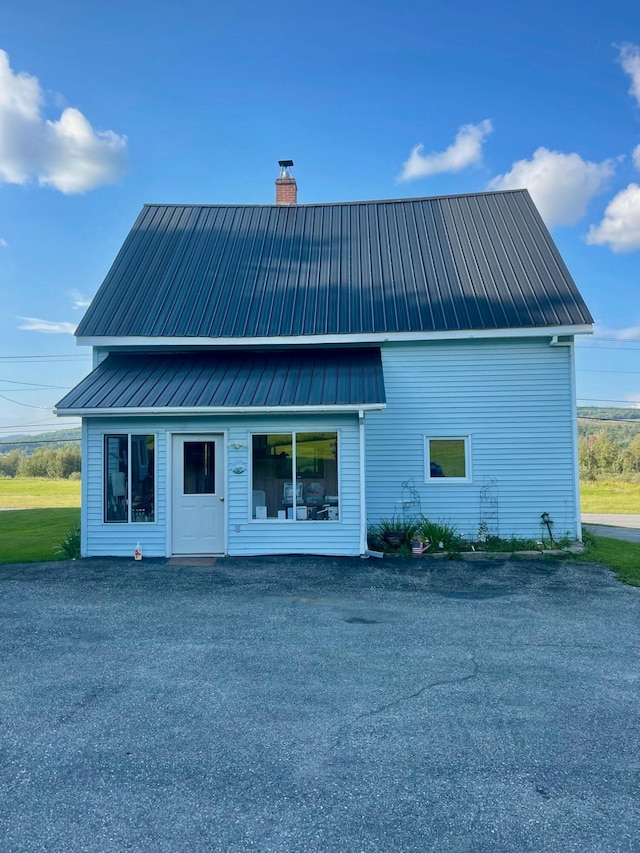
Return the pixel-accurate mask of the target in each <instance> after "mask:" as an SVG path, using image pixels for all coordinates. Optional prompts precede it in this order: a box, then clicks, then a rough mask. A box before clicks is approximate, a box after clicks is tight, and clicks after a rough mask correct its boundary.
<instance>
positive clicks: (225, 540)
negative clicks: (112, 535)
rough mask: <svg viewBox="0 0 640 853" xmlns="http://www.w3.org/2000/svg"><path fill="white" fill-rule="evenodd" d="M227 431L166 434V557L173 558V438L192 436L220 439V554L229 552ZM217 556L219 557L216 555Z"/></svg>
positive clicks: (206, 430) (192, 431)
mask: <svg viewBox="0 0 640 853" xmlns="http://www.w3.org/2000/svg"><path fill="white" fill-rule="evenodd" d="M227 432H228V431H227V430H226V429H216V428H215V427H214V428H213V429H186V428H185V429H172V430H169V431H168V432H167V433H166V436H167V482H166V491H165V500H166V502H167V514H166V517H167V529H166V543H165V548H166V553H167V555H168V556H173V542H172V538H173V535H172V534H173V462H174V459H173V437H174V436H180V437H182V438H184V437H185V436H189V437H191V436H193V437H194V438H195V439H196V440H197V439H198V438H203V437H205V436H211V435H212V436H215V437H216V438H221V439H222V454H221V464H222V491H223V494H224V502H223V510H222V516H223V522H222V523H223V525H224V530H223V533H222V547H223V550H222V552H221V553H222V554H226V553H227V552H228V550H229V524H228V517H229V500H228V487H229V477H228V476H227ZM200 556H202V555H200ZM218 556H219V555H218Z"/></svg>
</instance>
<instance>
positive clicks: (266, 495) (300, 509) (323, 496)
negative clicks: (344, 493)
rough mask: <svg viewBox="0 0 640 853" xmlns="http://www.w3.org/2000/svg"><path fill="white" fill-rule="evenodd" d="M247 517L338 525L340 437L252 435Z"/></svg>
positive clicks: (325, 433) (258, 519) (295, 434)
mask: <svg viewBox="0 0 640 853" xmlns="http://www.w3.org/2000/svg"><path fill="white" fill-rule="evenodd" d="M251 476H252V492H251V518H252V519H255V520H256V521H261V520H268V519H274V520H276V521H277V520H280V521H339V518H340V516H339V508H340V498H339V490H338V433H337V432H287V433H265V434H260V435H253V436H252V437H251Z"/></svg>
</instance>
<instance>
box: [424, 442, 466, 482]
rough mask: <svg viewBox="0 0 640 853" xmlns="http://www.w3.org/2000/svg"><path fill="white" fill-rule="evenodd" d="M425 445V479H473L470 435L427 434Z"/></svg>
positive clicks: (438, 480) (437, 480)
mask: <svg viewBox="0 0 640 853" xmlns="http://www.w3.org/2000/svg"><path fill="white" fill-rule="evenodd" d="M425 446H426V447H425V461H426V471H425V480H427V481H431V480H433V481H434V482H441V481H443V480H454V481H456V480H457V481H458V482H469V481H470V480H471V471H470V467H471V463H470V458H469V455H470V454H469V437H468V436H463V437H460V438H458V437H452V438H450V437H448V436H447V437H442V436H425Z"/></svg>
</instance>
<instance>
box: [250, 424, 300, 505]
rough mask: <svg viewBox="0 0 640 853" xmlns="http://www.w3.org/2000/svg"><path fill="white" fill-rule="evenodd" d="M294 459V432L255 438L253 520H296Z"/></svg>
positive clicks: (253, 454)
mask: <svg viewBox="0 0 640 853" xmlns="http://www.w3.org/2000/svg"><path fill="white" fill-rule="evenodd" d="M292 459H293V444H292V436H291V433H279V434H272V435H254V436H253V439H252V449H251V461H252V468H253V486H252V488H253V493H252V497H251V504H252V507H251V517H252V518H287V517H291V518H293V515H294V509H293V507H294V498H295V497H296V495H295V494H294V492H295V490H294V487H293V478H292Z"/></svg>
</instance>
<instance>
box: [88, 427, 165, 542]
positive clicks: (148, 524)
mask: <svg viewBox="0 0 640 853" xmlns="http://www.w3.org/2000/svg"><path fill="white" fill-rule="evenodd" d="M119 435H123V436H126V437H127V455H128V458H129V465H128V472H127V488H128V490H129V493H130V492H131V470H132V466H131V436H133V435H152V436H153V490H154V494H153V499H154V519H153V521H136V520H135V519H133V518H132V517H131V516H132V507H131V501H130V500H129V501H128V503H127V518H126V519H124V520H123V521H107V519H106V515H107V513H106V503H105V501H106V491H105V474H106V455H105V445H106V442H105V439H106V438H107V436H109V437H112V436H119ZM100 436H101V438H100V442H101V444H102V451H101V456H102V497H101V502H102V521H101V524H102V526H103V527H109V528H112V527H113V528H117V527H125V528H127V527H129V526H130V525H132V524H135V525H138V524H139V525H144V528H148V527H152V526H154V525H157V524H158V509H157V503H158V491H157V489H158V433H157V432H155V431H153V430H147V431H146V432H141V431H140V430H135V429H133V430H126V429H125V430H120V431H119V432H107V431H105V432H101V433H100Z"/></svg>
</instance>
